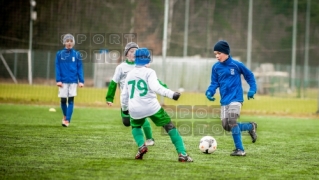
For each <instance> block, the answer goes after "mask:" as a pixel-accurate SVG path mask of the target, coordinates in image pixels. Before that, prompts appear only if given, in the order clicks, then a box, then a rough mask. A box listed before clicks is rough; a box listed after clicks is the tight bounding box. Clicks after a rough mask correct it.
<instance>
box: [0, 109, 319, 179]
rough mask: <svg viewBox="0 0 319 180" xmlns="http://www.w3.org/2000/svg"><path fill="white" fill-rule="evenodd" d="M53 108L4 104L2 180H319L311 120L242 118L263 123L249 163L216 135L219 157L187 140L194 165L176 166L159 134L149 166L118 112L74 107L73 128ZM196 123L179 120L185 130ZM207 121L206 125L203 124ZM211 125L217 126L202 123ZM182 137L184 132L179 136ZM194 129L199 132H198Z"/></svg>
mask: <svg viewBox="0 0 319 180" xmlns="http://www.w3.org/2000/svg"><path fill="white" fill-rule="evenodd" d="M55 108H56V109H57V112H49V111H48V109H49V107H47V106H43V105H41V106H35V105H12V104H0V120H1V121H0V146H1V148H0V179H292V178H293V179H316V178H318V176H319V162H318V159H319V155H318V145H317V144H318V143H317V142H318V130H317V129H318V127H319V121H318V120H317V119H311V118H287V117H286V118H285V117H267V116H242V117H241V119H240V121H255V122H257V123H258V130H257V132H258V140H257V142H256V143H254V144H253V143H251V139H250V137H249V136H248V135H247V134H246V133H244V134H243V137H242V138H243V143H244V146H245V150H246V153H247V156H246V157H231V156H229V154H230V153H231V151H232V149H233V142H232V137H231V136H230V135H229V134H227V133H226V134H222V135H218V136H217V135H216V136H214V137H215V138H216V140H217V142H218V147H217V151H216V152H214V153H213V154H209V155H207V154H203V153H201V152H200V151H199V149H198V143H199V140H200V138H201V137H202V135H198V134H197V135H196V134H195V133H192V134H188V135H185V136H183V139H184V141H185V145H186V147H187V149H188V153H189V154H190V155H191V156H192V157H193V159H194V162H193V163H179V162H177V154H176V152H175V149H174V147H173V145H172V144H171V142H170V140H169V137H168V136H166V135H165V134H164V133H163V131H162V130H161V128H160V127H155V126H152V127H153V133H154V138H155V142H156V144H155V146H152V147H149V152H148V153H147V154H146V155H145V156H144V160H135V159H134V156H135V153H136V151H137V147H136V144H135V142H134V141H133V138H132V135H131V129H130V128H127V127H124V126H123V125H122V123H121V120H120V118H119V110H118V109H106V108H83V107H75V109H74V115H73V118H72V121H71V125H70V127H68V128H65V127H62V126H61V111H60V109H59V107H55ZM197 121H198V120H196V119H190V120H178V119H177V120H176V119H174V122H175V123H177V124H179V123H180V122H181V123H186V122H191V123H195V122H197ZM201 121H203V120H201ZM204 121H206V122H208V123H210V122H211V121H214V122H215V121H216V120H208V119H207V120H204ZM180 130H181V131H183V130H182V129H180ZM192 130H195V129H192Z"/></svg>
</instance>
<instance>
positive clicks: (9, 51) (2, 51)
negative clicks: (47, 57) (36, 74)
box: [0, 49, 32, 85]
mask: <svg viewBox="0 0 319 180" xmlns="http://www.w3.org/2000/svg"><path fill="white" fill-rule="evenodd" d="M13 53H27V55H28V81H29V84H30V85H31V84H32V63H31V52H30V50H27V49H0V59H1V61H2V63H3V64H4V66H5V68H6V70H7V71H8V73H9V74H10V76H11V78H12V80H13V82H14V83H15V84H17V83H18V81H17V79H16V77H15V76H14V74H13V73H12V71H11V69H10V67H9V66H8V64H7V61H6V60H5V58H4V57H3V54H13Z"/></svg>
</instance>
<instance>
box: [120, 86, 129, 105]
mask: <svg viewBox="0 0 319 180" xmlns="http://www.w3.org/2000/svg"><path fill="white" fill-rule="evenodd" d="M127 84H128V83H127V81H126V80H125V83H124V87H123V90H122V92H121V96H120V99H121V108H122V111H128V101H129V89H128V86H127Z"/></svg>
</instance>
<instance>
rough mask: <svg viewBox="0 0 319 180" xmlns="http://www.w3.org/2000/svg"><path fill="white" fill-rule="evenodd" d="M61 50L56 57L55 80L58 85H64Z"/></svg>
mask: <svg viewBox="0 0 319 180" xmlns="http://www.w3.org/2000/svg"><path fill="white" fill-rule="evenodd" d="M60 58H61V57H60V51H59V52H57V53H56V57H55V81H56V85H57V86H59V87H62V79H61V72H60V62H59V60H60Z"/></svg>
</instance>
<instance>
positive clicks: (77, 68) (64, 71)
mask: <svg viewBox="0 0 319 180" xmlns="http://www.w3.org/2000/svg"><path fill="white" fill-rule="evenodd" d="M55 77H56V82H62V83H79V82H80V83H84V75H83V65H82V59H81V56H80V53H79V52H78V51H76V50H74V49H66V48H65V49H62V50H60V51H58V52H57V54H56V58H55Z"/></svg>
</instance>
